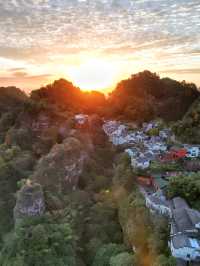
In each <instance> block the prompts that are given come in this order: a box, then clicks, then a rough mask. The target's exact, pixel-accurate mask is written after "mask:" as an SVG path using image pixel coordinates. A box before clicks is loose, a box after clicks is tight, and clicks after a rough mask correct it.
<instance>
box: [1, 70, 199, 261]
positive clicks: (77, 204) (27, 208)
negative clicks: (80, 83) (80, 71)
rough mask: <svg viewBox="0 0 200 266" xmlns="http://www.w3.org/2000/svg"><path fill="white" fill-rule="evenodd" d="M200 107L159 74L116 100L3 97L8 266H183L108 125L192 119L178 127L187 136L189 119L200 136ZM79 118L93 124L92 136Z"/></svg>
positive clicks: (43, 93)
mask: <svg viewBox="0 0 200 266" xmlns="http://www.w3.org/2000/svg"><path fill="white" fill-rule="evenodd" d="M198 97H199V92H198V90H197V88H196V86H195V85H194V84H187V83H185V82H182V83H180V82H177V81H174V80H171V79H168V78H167V79H160V77H159V76H157V75H156V74H154V73H151V72H149V71H144V72H141V73H138V74H136V75H133V76H132V77H131V78H130V79H127V80H124V81H121V82H120V83H119V84H118V85H117V87H116V89H115V90H114V91H113V92H112V93H111V94H110V95H109V96H108V98H106V97H105V96H104V95H103V94H102V93H100V92H82V91H81V90H80V89H79V88H77V87H75V86H74V85H73V84H72V83H70V82H69V81H66V80H64V79H60V80H57V81H55V82H53V83H52V84H49V85H47V86H45V87H42V88H40V89H38V90H36V91H33V92H32V93H31V95H30V97H28V96H26V95H25V94H24V93H23V92H22V91H20V90H19V89H17V88H14V87H13V88H0V190H1V191H0V212H1V219H0V265H2V266H86V265H87V266H146V265H148V266H149V265H151V266H174V265H175V262H174V259H173V258H171V257H170V253H169V250H168V247H167V242H168V234H169V232H168V226H167V224H166V221H165V220H163V219H159V220H157V222H156V223H155V222H154V219H153V218H152V216H151V215H150V213H149V211H148V210H147V208H146V207H145V203H144V199H143V197H142V196H141V194H140V192H139V191H138V188H137V185H136V181H135V176H136V173H134V172H133V171H132V169H131V167H130V161H129V159H128V157H127V156H125V155H124V154H120V151H118V150H117V149H116V148H114V147H113V146H112V145H111V143H110V142H109V141H108V138H107V136H106V134H105V132H104V131H103V129H102V124H103V119H123V120H127V121H134V122H137V123H141V122H143V121H148V120H150V119H154V118H162V119H163V120H165V121H172V120H177V119H182V117H183V116H184V118H183V120H182V121H181V122H180V121H179V122H177V124H176V125H175V130H177V132H178V134H179V135H180V136H181V134H185V131H181V130H182V129H181V130H180V131H178V130H179V129H180V128H181V127H180V125H181V123H182V124H183V125H184V123H186V122H185V121H186V120H187V119H190V120H189V121H190V122H191V118H192V119H194V122H191V123H189V124H187V125H190V128H191V130H193V127H194V128H196V129H198V127H199V113H198V109H199V104H198V102H196V103H194V101H195V100H196V99H197V98H198ZM192 104H193V105H192ZM190 106H192V109H191V110H190V111H188V109H189V108H190ZM192 110H193V111H192ZM194 110H195V113H194ZM78 113H86V114H89V118H88V121H87V123H86V124H84V126H82V125H77V122H76V120H75V118H74V117H75V115H76V114H78ZM183 128H184V126H183ZM195 138H196V135H195ZM193 178H194V177H193ZM175 181H176V180H174V182H175ZM178 185H179V184H178ZM180 187H181V183H180ZM180 189H181V188H180ZM169 192H170V193H171V195H176V194H177V193H179V188H177V191H176V190H173V189H171V190H170V191H169ZM187 193H188V191H187V190H186V191H183V194H187ZM198 193H199V191H198ZM198 195H199V194H198ZM144 254H145V255H144Z"/></svg>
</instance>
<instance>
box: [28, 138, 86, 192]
mask: <svg viewBox="0 0 200 266" xmlns="http://www.w3.org/2000/svg"><path fill="white" fill-rule="evenodd" d="M87 159H88V154H87V152H86V151H85V149H84V148H83V144H82V143H81V142H80V141H79V140H78V139H76V138H74V137H69V138H67V139H66V140H65V141H64V142H63V143H62V144H56V145H54V146H53V148H52V149H51V151H50V152H49V153H48V154H47V155H46V156H43V157H42V158H41V159H40V160H39V162H38V165H37V167H36V170H35V172H34V175H33V180H35V181H36V182H38V183H40V184H41V185H42V186H43V187H45V189H48V190H50V191H56V192H62V191H66V190H73V189H75V188H76V186H77V184H78V181H79V177H80V175H81V173H82V171H83V167H84V163H85V161H86V160H87Z"/></svg>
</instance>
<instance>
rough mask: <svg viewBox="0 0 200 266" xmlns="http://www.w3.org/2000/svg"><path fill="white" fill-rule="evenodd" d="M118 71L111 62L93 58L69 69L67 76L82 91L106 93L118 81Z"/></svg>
mask: <svg viewBox="0 0 200 266" xmlns="http://www.w3.org/2000/svg"><path fill="white" fill-rule="evenodd" d="M119 73H120V69H119V67H117V66H116V65H115V64H114V63H113V62H111V61H107V60H105V59H100V58H94V59H89V60H86V61H85V62H83V63H81V64H80V65H79V66H73V67H70V68H69V69H68V70H67V74H68V76H69V78H70V79H71V80H72V82H73V83H74V84H75V85H76V86H78V87H80V89H82V90H87V91H88V90H98V91H102V92H105V91H108V90H110V89H111V88H113V86H114V85H115V84H116V82H117V81H118V80H119Z"/></svg>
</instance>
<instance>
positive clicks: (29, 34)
mask: <svg viewBox="0 0 200 266" xmlns="http://www.w3.org/2000/svg"><path fill="white" fill-rule="evenodd" d="M199 13H200V2H199V0H190V1H188V0H168V1H163V0H152V1H149V0H134V1H133V0H68V1H66V0H29V1H24V0H10V1H7V0H6V1H0V57H1V58H6V59H10V60H12V61H13V63H14V62H16V66H15V65H13V68H18V66H21V65H26V64H27V65H29V66H31V67H32V70H33V69H36V68H37V69H38V71H41V73H44V72H45V73H49V71H51V72H50V73H51V74H52V75H54V74H55V72H57V73H56V74H59V73H58V72H59V71H60V69H61V66H62V65H63V64H64V63H63V62H65V65H67V60H68V61H69V63H71V62H72V61H76V60H81V59H80V58H81V56H82V55H83V54H90V56H93V54H97V55H99V56H104V57H113V58H116V60H117V58H119V57H120V58H121V60H129V61H130V60H133V56H135V58H140V60H144V64H145V66H148V64H149V68H151V67H153V68H154V69H156V70H157V69H160V68H161V69H167V67H168V66H171V67H172V68H173V69H172V71H175V70H177V71H178V69H184V67H185V63H186V62H188V63H187V64H188V69H192V71H194V72H193V73H198V69H200V49H199V47H200V30H199V29H200V19H199ZM180 56H183V57H184V60H183V62H182V66H181V60H179V61H178V64H179V65H178V67H175V65H176V63H177V59H176V57H180ZM156 60H159V62H157V61H156ZM19 62H20V63H19ZM22 63H23V64H22ZM53 65H54V67H53ZM6 67H7V69H10V63H9V64H8V65H6V63H4V69H5V68H6ZM63 67H64V66H62V68H63ZM32 70H31V71H32ZM21 71H22V72H21ZM26 71H27V69H26V70H25V72H26ZM129 71H131V70H130V69H129ZM133 71H134V69H133ZM32 72H33V71H32ZM168 73H169V72H168ZM185 73H186V72H185ZM188 73H190V71H188ZM1 74H2V73H1V72H0V75H1ZM15 74H16V75H18V76H17V77H15V78H18V79H19V78H22V79H23V81H24V82H27V81H31V80H32V78H30V76H31V75H32V74H31V73H29V74H28V75H27V76H26V75H24V76H23V70H19V73H18V70H16V73H15ZM24 74H25V73H24ZM37 74H38V73H35V75H36V76H37ZM20 75H21V76H20ZM41 78H42V76H41V77H40V79H41ZM44 78H45V77H44ZM2 81H3V80H2V78H1V79H0V82H2ZM4 83H5V79H4Z"/></svg>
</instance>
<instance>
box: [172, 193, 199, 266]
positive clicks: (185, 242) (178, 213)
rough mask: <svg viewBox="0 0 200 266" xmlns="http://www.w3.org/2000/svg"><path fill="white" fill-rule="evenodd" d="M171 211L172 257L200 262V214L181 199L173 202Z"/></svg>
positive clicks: (175, 199)
mask: <svg viewBox="0 0 200 266" xmlns="http://www.w3.org/2000/svg"><path fill="white" fill-rule="evenodd" d="M171 211H172V220H171V236H170V243H169V244H170V249H171V253H172V255H173V256H174V257H176V258H180V259H182V260H185V261H200V212H198V211H197V210H194V209H191V208H190V207H189V206H188V205H187V203H186V202H185V200H184V199H182V198H179V197H178V198H174V199H173V200H172V202H171Z"/></svg>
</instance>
